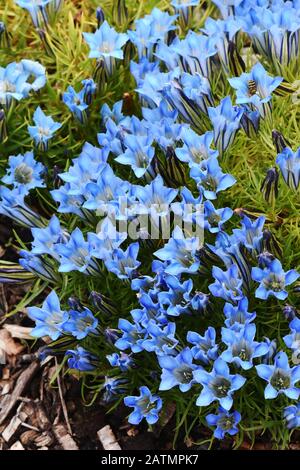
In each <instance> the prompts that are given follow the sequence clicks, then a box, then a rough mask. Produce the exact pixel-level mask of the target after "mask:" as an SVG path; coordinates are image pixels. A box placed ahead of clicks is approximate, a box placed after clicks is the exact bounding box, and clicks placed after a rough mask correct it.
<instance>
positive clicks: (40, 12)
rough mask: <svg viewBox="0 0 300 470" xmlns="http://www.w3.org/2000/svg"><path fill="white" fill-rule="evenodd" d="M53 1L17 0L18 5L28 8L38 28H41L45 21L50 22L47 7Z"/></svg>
mask: <svg viewBox="0 0 300 470" xmlns="http://www.w3.org/2000/svg"><path fill="white" fill-rule="evenodd" d="M52 2H53V0H15V3H16V4H17V5H19V6H20V7H21V8H25V9H26V10H28V12H29V14H30V16H31V18H32V22H33V24H34V26H35V27H36V28H40V27H41V26H42V25H43V23H46V24H47V23H48V14H47V9H46V7H47V5H49V4H50V3H52Z"/></svg>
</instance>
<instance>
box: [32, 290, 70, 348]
mask: <svg viewBox="0 0 300 470" xmlns="http://www.w3.org/2000/svg"><path fill="white" fill-rule="evenodd" d="M28 316H29V318H31V319H32V320H34V321H35V323H36V326H35V327H34V328H33V330H32V331H31V335H32V336H34V337H36V338H42V337H43V336H50V338H51V339H52V340H53V341H56V340H57V339H58V338H59V337H60V336H61V335H62V333H63V330H62V325H63V324H64V322H65V321H66V320H67V319H68V314H67V312H65V311H64V310H61V308H60V301H59V298H58V296H57V294H56V292H55V291H54V290H53V291H51V292H50V294H49V295H48V296H47V297H46V299H45V300H44V302H43V305H42V307H41V308H38V307H28Z"/></svg>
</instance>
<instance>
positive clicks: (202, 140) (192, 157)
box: [175, 129, 218, 167]
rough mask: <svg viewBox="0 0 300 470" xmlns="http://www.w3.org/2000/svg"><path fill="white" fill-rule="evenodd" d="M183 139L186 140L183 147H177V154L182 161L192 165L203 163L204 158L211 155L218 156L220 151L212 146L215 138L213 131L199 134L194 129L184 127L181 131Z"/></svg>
mask: <svg viewBox="0 0 300 470" xmlns="http://www.w3.org/2000/svg"><path fill="white" fill-rule="evenodd" d="M181 139H182V140H183V142H184V145H183V147H180V148H176V150H175V152H176V156H177V157H178V158H179V160H181V161H182V162H186V163H188V164H189V166H190V167H193V166H196V167H197V166H198V165H201V164H202V162H203V161H204V160H207V159H208V158H210V157H215V158H216V157H217V156H218V151H217V150H213V149H212V148H211V147H210V146H211V143H212V140H213V133H212V132H210V131H207V132H205V134H203V135H198V134H197V133H196V132H194V131H193V130H192V129H184V131H183V132H182V133H181Z"/></svg>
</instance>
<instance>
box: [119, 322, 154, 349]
mask: <svg viewBox="0 0 300 470" xmlns="http://www.w3.org/2000/svg"><path fill="white" fill-rule="evenodd" d="M118 328H119V330H121V331H122V332H123V335H122V337H121V338H119V339H117V341H116V342H115V347H116V348H118V349H120V350H121V351H124V350H126V349H131V351H132V352H133V353H138V352H141V351H142V350H143V349H144V348H143V342H144V340H145V337H146V335H147V330H146V329H145V328H143V327H142V326H141V325H140V324H139V323H136V322H135V323H130V322H129V321H128V320H125V319H123V318H120V320H119V324H118Z"/></svg>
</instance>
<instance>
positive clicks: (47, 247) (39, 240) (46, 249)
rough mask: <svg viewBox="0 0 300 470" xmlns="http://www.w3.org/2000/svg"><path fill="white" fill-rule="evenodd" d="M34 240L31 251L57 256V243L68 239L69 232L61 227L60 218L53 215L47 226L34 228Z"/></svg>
mask: <svg viewBox="0 0 300 470" xmlns="http://www.w3.org/2000/svg"><path fill="white" fill-rule="evenodd" d="M31 233H32V236H33V241H32V242H31V246H32V248H31V252H32V253H34V254H36V255H44V254H48V255H51V256H53V257H54V258H57V257H58V255H57V253H56V251H55V245H56V243H60V242H61V241H65V242H66V241H67V239H68V233H67V232H65V231H63V229H62V228H61V225H60V222H59V219H58V218H57V217H56V215H53V216H52V217H51V219H50V221H49V223H48V225H47V227H45V228H32V229H31Z"/></svg>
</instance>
